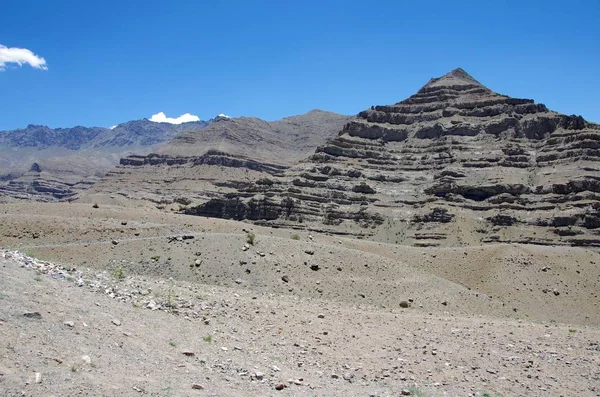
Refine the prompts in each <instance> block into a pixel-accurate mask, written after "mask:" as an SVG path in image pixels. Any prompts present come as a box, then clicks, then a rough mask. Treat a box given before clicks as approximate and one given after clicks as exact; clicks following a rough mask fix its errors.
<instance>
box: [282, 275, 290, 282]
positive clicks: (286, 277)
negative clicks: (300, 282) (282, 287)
mask: <svg viewBox="0 0 600 397" xmlns="http://www.w3.org/2000/svg"><path fill="white" fill-rule="evenodd" d="M281 280H282V281H283V282H284V283H289V282H290V278H289V277H288V276H283V277H281Z"/></svg>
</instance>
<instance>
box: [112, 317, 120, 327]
mask: <svg viewBox="0 0 600 397" xmlns="http://www.w3.org/2000/svg"><path fill="white" fill-rule="evenodd" d="M112 323H113V324H114V325H116V326H117V327H120V326H121V321H119V320H117V319H116V318H115V319H114V320H112Z"/></svg>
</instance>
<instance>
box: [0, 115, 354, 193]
mask: <svg viewBox="0 0 600 397" xmlns="http://www.w3.org/2000/svg"><path fill="white" fill-rule="evenodd" d="M350 119H351V118H350V117H349V116H343V115H339V114H336V113H330V112H324V111H320V110H313V111H311V112H308V113H306V114H304V115H300V116H292V117H287V118H284V119H282V120H278V121H274V122H267V121H264V120H260V119H257V118H251V117H240V118H230V117H228V116H225V115H218V116H216V117H215V118H213V119H211V120H208V121H193V122H188V123H182V124H170V123H157V122H154V121H150V120H148V119H142V120H134V121H129V122H126V123H122V124H119V125H117V126H115V127H113V128H103V127H83V126H76V127H73V128H50V127H47V126H40V125H29V126H27V127H26V128H23V129H17V130H12V131H0V201H2V200H4V201H6V200H12V199H35V200H55V199H65V198H68V197H71V196H73V195H74V194H75V193H76V192H78V191H81V190H84V189H87V188H88V187H89V186H91V185H93V184H94V183H96V182H97V181H98V180H99V179H100V178H101V177H102V176H104V175H105V174H106V173H107V172H108V171H110V170H112V169H113V168H114V167H115V166H116V165H117V164H119V161H120V160H121V159H122V158H127V157H128V156H134V157H135V156H145V155H148V154H150V153H160V154H168V155H185V156H194V155H199V154H202V153H205V152H207V151H209V150H219V151H222V152H226V153H231V154H234V155H238V154H246V155H250V156H252V157H257V158H259V159H269V160H272V161H273V162H276V163H285V164H289V163H290V162H291V161H292V160H299V159H301V158H303V157H305V156H306V155H308V154H310V153H312V152H313V151H314V150H315V149H316V147H317V146H319V145H321V144H323V143H325V141H326V140H327V139H329V138H331V137H333V136H334V135H335V134H336V133H337V132H338V131H339V130H340V129H341V128H342V126H343V125H344V124H345V123H346V122H348V121H349V120H350Z"/></svg>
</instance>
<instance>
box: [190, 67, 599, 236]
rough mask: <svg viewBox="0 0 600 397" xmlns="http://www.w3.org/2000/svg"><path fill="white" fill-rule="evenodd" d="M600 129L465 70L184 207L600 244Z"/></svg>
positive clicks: (236, 215) (372, 232)
mask: <svg viewBox="0 0 600 397" xmlns="http://www.w3.org/2000/svg"><path fill="white" fill-rule="evenodd" d="M599 138H600V127H599V126H598V125H595V124H592V123H588V122H586V121H585V120H584V119H583V118H582V117H581V116H567V115H562V114H559V113H556V112H553V111H550V110H548V109H547V108H546V107H545V106H544V105H542V104H536V103H535V102H534V101H533V100H530V99H518V98H511V97H508V96H505V95H500V94H497V93H495V92H493V91H491V90H490V89H488V88H486V87H485V86H483V85H482V84H480V83H479V82H478V81H476V80H475V79H474V78H472V77H471V76H469V75H468V74H467V73H466V72H465V71H463V70H462V69H457V70H454V71H452V72H450V73H448V74H446V75H444V76H442V77H440V78H436V79H432V80H431V81H429V82H428V83H427V84H426V85H425V86H424V87H423V88H421V89H420V90H419V91H418V92H417V93H416V94H415V95H413V96H411V97H409V98H407V99H405V100H403V101H401V102H399V103H396V104H394V105H386V106H374V107H372V108H371V109H368V110H365V111H363V112H361V113H360V114H359V115H358V116H357V117H356V118H355V119H353V120H351V121H350V122H348V123H347V124H345V126H344V127H343V128H342V129H341V131H340V132H339V134H338V136H337V137H335V138H333V139H331V140H329V141H328V142H327V143H325V144H324V145H321V146H319V147H318V148H317V149H316V151H315V153H314V154H313V155H312V156H310V157H309V158H308V159H307V160H306V161H304V162H301V163H298V164H297V165H295V166H293V167H291V168H289V169H287V170H286V171H285V172H283V173H281V174H279V175H274V176H271V177H269V178H268V182H265V181H264V180H261V181H259V180H255V181H250V182H248V183H246V184H243V185H239V186H237V191H229V192H227V194H223V195H220V196H218V195H217V196H216V197H212V198H211V199H210V200H209V201H207V202H205V203H202V204H200V205H194V206H190V207H189V208H186V209H184V212H186V213H189V214H197V215H203V216H217V217H223V218H232V219H249V220H252V221H256V222H261V223H267V224H271V225H275V226H276V225H287V226H290V227H318V228H323V229H326V230H329V231H331V232H332V233H352V234H358V235H364V236H369V237H370V238H374V239H378V240H383V241H388V242H397V243H410V244H414V245H421V246H429V245H432V246H437V245H455V244H459V245H460V244H463V243H465V244H467V243H468V244H476V243H494V242H521V243H536V244H567V245H591V246H598V245H600V239H599V238H598V233H599V232H600V213H599V212H598V211H599V209H600V202H599V200H598V199H599V197H600V196H599V193H600V174H599V173H598V170H600V163H599V162H598V160H599V156H600V150H599V146H600V140H599Z"/></svg>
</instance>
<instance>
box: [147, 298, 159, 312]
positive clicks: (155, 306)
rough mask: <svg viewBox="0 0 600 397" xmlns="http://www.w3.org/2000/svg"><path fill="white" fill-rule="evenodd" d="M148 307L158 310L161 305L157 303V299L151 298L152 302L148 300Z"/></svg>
mask: <svg viewBox="0 0 600 397" xmlns="http://www.w3.org/2000/svg"><path fill="white" fill-rule="evenodd" d="M146 308H147V309H150V310H157V309H158V308H159V306H158V305H157V304H156V302H155V301H153V300H151V301H150V302H148V304H147V305H146Z"/></svg>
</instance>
